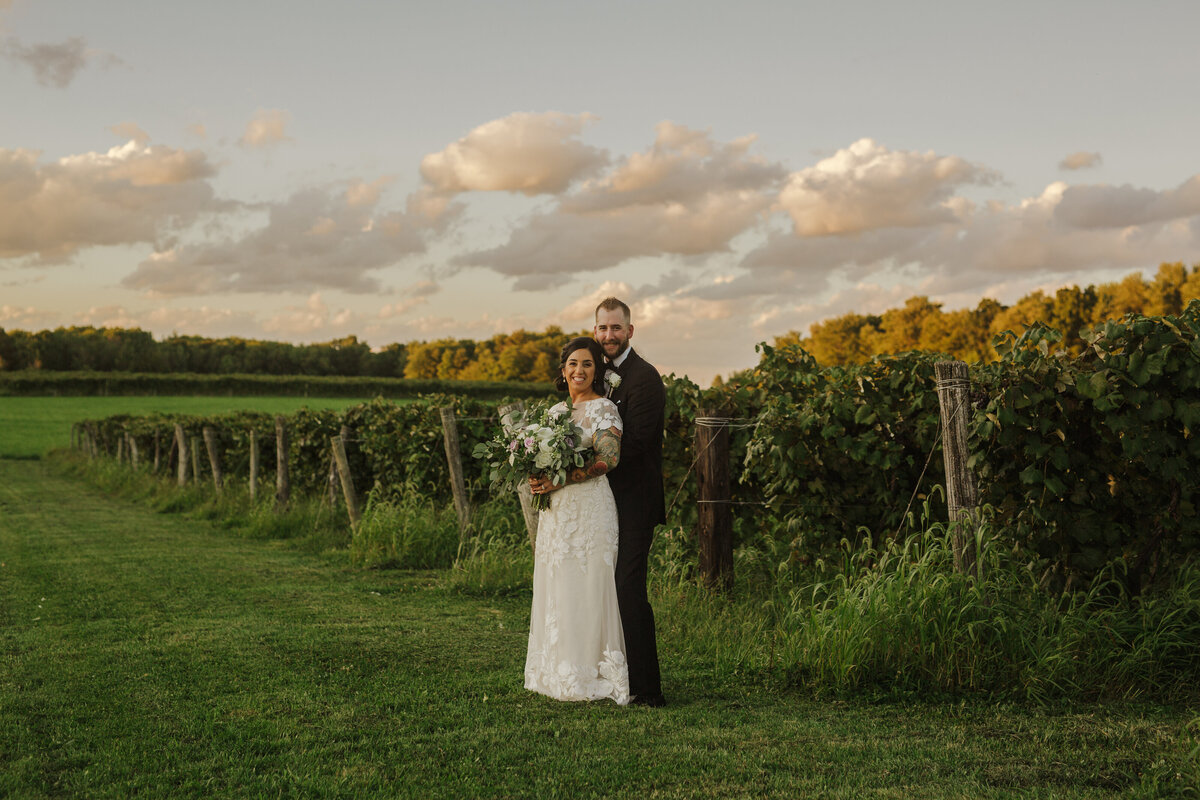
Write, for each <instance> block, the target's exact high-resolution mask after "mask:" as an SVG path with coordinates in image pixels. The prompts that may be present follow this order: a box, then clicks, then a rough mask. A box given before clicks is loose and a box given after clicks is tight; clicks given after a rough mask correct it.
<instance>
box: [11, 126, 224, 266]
mask: <svg viewBox="0 0 1200 800" xmlns="http://www.w3.org/2000/svg"><path fill="white" fill-rule="evenodd" d="M39 156H40V153H38V152H37V151H33V150H22V149H18V150H5V149H0V258H18V257H22V256H28V255H34V254H36V255H37V256H39V257H40V258H41V260H43V261H46V262H54V261H63V260H66V259H68V258H70V257H71V256H72V255H74V254H75V253H76V252H77V251H78V250H79V249H80V248H84V247H90V246H95V245H116V244H131V243H143V242H151V243H153V242H157V241H159V240H160V239H162V238H163V237H164V236H165V235H167V234H169V233H171V232H173V231H176V230H179V229H181V228H183V227H185V226H187V225H189V224H190V223H192V222H193V221H195V220H196V219H197V218H198V217H199V216H200V215H201V214H204V213H208V212H215V211H219V210H223V209H227V208H229V207H231V206H232V204H230V203H225V202H221V201H218V200H216V199H215V197H214V193H213V189H212V186H211V185H210V183H209V178H211V177H213V176H214V175H215V174H216V169H215V168H214V167H213V165H212V164H211V163H210V162H209V161H208V159H207V157H206V156H205V155H204V154H203V153H201V152H199V151H194V150H193V151H185V150H175V149H172V148H169V147H161V146H155V147H148V146H146V145H144V144H138V143H137V142H134V141H131V142H129V143H127V144H125V145H123V146H121V147H114V148H112V149H111V150H109V151H108V152H106V153H96V152H91V153H83V154H80V155H74V156H67V157H66V158H62V159H60V160H59V161H57V162H55V163H52V164H43V163H41V162H40V160H39Z"/></svg>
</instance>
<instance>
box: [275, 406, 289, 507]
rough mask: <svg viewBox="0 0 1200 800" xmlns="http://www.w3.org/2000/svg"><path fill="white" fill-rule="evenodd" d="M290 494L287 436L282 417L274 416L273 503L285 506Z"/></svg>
mask: <svg viewBox="0 0 1200 800" xmlns="http://www.w3.org/2000/svg"><path fill="white" fill-rule="evenodd" d="M291 496H292V485H291V482H290V481H289V480H288V438H287V426H286V425H284V423H283V417H282V416H278V417H276V418H275V505H276V506H286V505H287V504H288V500H290V499H291Z"/></svg>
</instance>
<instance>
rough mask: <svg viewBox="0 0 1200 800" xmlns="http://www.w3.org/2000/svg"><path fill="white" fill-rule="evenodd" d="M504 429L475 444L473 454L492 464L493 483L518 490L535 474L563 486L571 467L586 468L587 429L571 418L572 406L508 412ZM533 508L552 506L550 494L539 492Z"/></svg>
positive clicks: (542, 407)
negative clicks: (520, 412)
mask: <svg viewBox="0 0 1200 800" xmlns="http://www.w3.org/2000/svg"><path fill="white" fill-rule="evenodd" d="M500 424H501V429H500V432H499V433H497V434H496V435H495V436H493V437H492V438H491V439H489V440H488V441H486V442H480V443H479V444H477V445H475V450H474V451H473V452H472V453H471V455H472V456H474V457H475V458H478V459H481V460H483V461H486V462H487V463H488V465H489V466H490V467H491V481H492V485H496V484H499V485H501V486H503V487H506V488H509V489H516V488H517V487H519V486H521V485H522V484H526V483H528V481H529V478H530V477H531V476H533V475H539V476H545V477H547V478H550V479H551V480H552V481H553V482H554V483H556V484H558V485H559V486H562V485H563V484H565V483H566V482H567V470H569V469H571V468H572V467H582V466H583V465H584V463H585V462H586V453H587V451H588V449H589V448H588V446H587V445H585V444H584V443H583V431H582V430H580V429H579V427H578V426H577V425H575V423H574V422H573V421H572V420H571V405H570V403H568V404H567V408H566V410H565V411H564V410H562V409H554V410H551V409H550V408H548V407H546V406H536V407H534V408H532V409H530V410H528V411H526V412H525V413H524V414H523V415H521V416H520V417H519V418H513V417H512V416H511V415H507V414H506V415H505V416H504V417H502V418H501V420H500ZM533 507H534V508H536V509H538V510H539V511H541V510H542V509H546V508H549V507H550V496H549V495H547V494H535V495H534V496H533Z"/></svg>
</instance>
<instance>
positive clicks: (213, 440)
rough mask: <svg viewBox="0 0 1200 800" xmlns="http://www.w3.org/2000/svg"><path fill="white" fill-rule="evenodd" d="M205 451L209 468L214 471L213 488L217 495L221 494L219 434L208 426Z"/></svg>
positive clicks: (205, 432) (205, 430) (206, 426)
mask: <svg viewBox="0 0 1200 800" xmlns="http://www.w3.org/2000/svg"><path fill="white" fill-rule="evenodd" d="M204 449H205V450H207V451H208V466H209V467H210V468H211V469H212V476H213V486H214V487H215V488H216V490H217V494H220V493H221V489H222V488H223V481H222V479H221V454H220V453H218V452H217V432H216V431H215V430H213V429H212V428H211V427H209V426H208V425H205V426H204Z"/></svg>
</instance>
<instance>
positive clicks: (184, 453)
mask: <svg viewBox="0 0 1200 800" xmlns="http://www.w3.org/2000/svg"><path fill="white" fill-rule="evenodd" d="M175 452H176V453H178V454H179V462H178V463H179V469H178V470H177V479H178V481H179V485H180V486H186V485H187V479H188V445H187V434H185V433H184V432H183V426H182V425H180V424H179V423H178V422H176V423H175Z"/></svg>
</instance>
